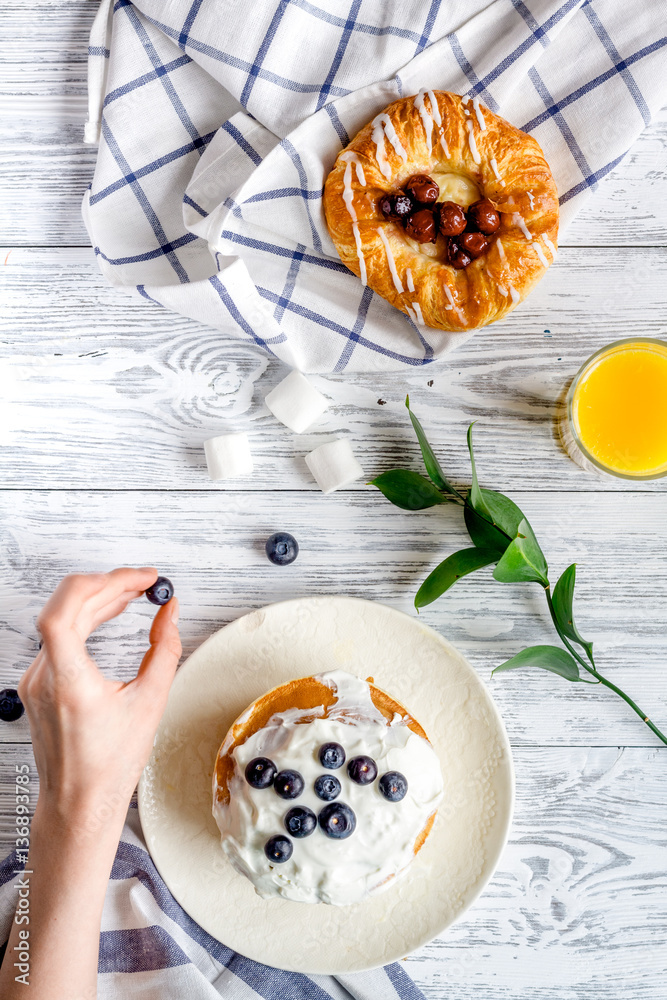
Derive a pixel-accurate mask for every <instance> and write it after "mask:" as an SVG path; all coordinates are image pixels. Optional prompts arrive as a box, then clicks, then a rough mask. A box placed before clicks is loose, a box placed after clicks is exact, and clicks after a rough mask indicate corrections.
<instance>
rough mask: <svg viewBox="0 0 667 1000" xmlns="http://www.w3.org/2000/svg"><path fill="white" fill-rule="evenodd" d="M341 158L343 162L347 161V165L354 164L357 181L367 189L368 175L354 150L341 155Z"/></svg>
mask: <svg viewBox="0 0 667 1000" xmlns="http://www.w3.org/2000/svg"><path fill="white" fill-rule="evenodd" d="M340 158H341V160H345V162H346V163H354V166H355V169H356V171H357V180H358V181H359V183H360V184H361V186H362V187H366V174H365V173H364V167H363V164H362V162H361V160H360V159H359V157H358V156H357V154H356V153H353V152H352V150H348V151H347V152H345V153H341V155H340Z"/></svg>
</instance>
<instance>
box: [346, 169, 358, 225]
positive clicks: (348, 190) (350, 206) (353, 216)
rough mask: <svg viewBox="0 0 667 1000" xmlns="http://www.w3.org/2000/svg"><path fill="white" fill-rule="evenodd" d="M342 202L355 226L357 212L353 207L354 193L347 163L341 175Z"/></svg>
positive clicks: (350, 170) (350, 171)
mask: <svg viewBox="0 0 667 1000" xmlns="http://www.w3.org/2000/svg"><path fill="white" fill-rule="evenodd" d="M343 201H344V202H345V208H346V209H347V211H348V213H349V216H350V218H351V219H352V222H354V223H355V224H356V221H357V212H356V209H355V207H354V193H353V191H352V164H351V163H349V162H348V164H347V166H346V167H345V173H344V174H343Z"/></svg>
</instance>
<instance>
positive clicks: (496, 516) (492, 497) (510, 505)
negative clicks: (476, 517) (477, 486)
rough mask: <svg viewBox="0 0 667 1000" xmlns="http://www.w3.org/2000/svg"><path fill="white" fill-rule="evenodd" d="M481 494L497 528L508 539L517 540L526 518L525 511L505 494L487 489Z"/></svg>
mask: <svg viewBox="0 0 667 1000" xmlns="http://www.w3.org/2000/svg"><path fill="white" fill-rule="evenodd" d="M480 493H481V494H482V499H483V500H484V505H485V506H486V509H487V510H488V512H489V514H490V515H491V517H492V518H493V522H494V524H495V525H496V527H498V528H500V530H501V531H503V532H504V533H505V534H506V535H507V536H508V538H516V536H517V532H518V530H519V525H520V524H521V522H522V521H523V520H524V518H525V514H524V513H523V511H522V510H521V509H520V508H519V507H517V505H516V504H515V503H514V501H513V500H510V498H509V497H506V496H505V495H504V494H503V493H496V492H495V490H485V489H481V490H480ZM526 520H527V518H526Z"/></svg>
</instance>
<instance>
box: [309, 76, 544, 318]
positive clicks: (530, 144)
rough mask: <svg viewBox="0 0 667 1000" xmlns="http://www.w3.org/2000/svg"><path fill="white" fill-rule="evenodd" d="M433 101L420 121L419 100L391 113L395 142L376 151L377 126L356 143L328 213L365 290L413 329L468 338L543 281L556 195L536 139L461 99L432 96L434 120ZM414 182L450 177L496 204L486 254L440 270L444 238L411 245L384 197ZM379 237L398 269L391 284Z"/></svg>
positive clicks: (330, 189) (341, 168)
mask: <svg viewBox="0 0 667 1000" xmlns="http://www.w3.org/2000/svg"><path fill="white" fill-rule="evenodd" d="M430 93H433V92H432V91H429V92H427V96H425V97H422V99H421V101H422V103H423V105H425V106H423V107H422V111H421V113H420V110H419V103H420V102H419V100H418V102H417V106H416V105H415V100H416V98H415V97H405V98H401V100H398V101H394V103H393V104H390V105H389V107H388V108H386V109H385V111H384V112H383V115H386V116H387V118H388V119H389V122H390V123H391V125H392V126H393V128H394V130H395V138H396V141H395V143H392V142H391V141H390V138H389V137H386V138H383V139H382V141H381V142H380V143H379V144H378V143H377V141H376V140H377V138H378V135H379V134H380V133H379V130H378V128H377V127H376V131H375V138H374V137H373V130H374V126H373V122H371V123H369V124H368V125H366V126H365V128H363V129H362V130H361V131H360V132H359V133H358V134H357V135H356V136H355V138H354V139H353V140H352V142H351V143H350V144H349V146H347V148H346V149H345V150H343V152H342V153H340V154H339V156H338V158H337V160H336V163H335V164H334V167H333V170H332V171H331V173H330V174H329V176H328V177H327V180H326V183H325V186H324V199H323V200H324V212H325V216H326V221H327V226H328V228H329V232H330V234H331V238H332V239H333V241H334V244H335V245H336V249H337V250H338V253H339V254H340V258H341V260H342V261H343V263H344V264H345V265H346V267H349V269H350V270H351V271H354V273H355V274H356V275H358V276H361V272H362V268H363V269H365V272H366V281H367V284H368V285H369V286H370V287H371V288H372V289H373V290H374V291H376V292H378V294H379V295H382V296H383V298H385V299H387V301H388V302H391V304H392V305H393V306H395V307H396V308H397V309H400V310H401V311H402V312H404V313H406V315H408V316H410V317H411V318H412V319H413V320H416V321H417V322H420V320H421V318H422V317H423V322H424V324H425V325H426V326H430V327H435V328H437V329H441V330H450V331H461V332H462V331H466V330H473V329H476V328H477V327H480V326H485V325H486V324H488V323H492V322H494V321H495V320H497V319H500V318H502V317H503V316H505V315H507V313H509V312H511V310H512V309H513V308H514V307H515V306H516V305H518V303H519V302H520V301H522V300H523V299H524V298H525V297H526V295H527V294H528V292H529V291H530V290H531V288H532V287H533V285H535V284H536V282H537V281H539V279H540V278H541V277H542V276H543V275H544V273H545V271H546V268H547V266H548V265H549V264H550V263H551V262H552V260H553V257H554V253H555V250H556V245H557V239H558V192H557V190H556V184H555V182H554V179H553V177H552V175H551V170H550V169H549V165H548V163H547V161H546V160H545V158H544V154H543V153H542V150H541V149H540V147H539V145H538V143H537V142H536V141H535V139H533V138H532V136H530V135H526V133H525V132H522V131H521V130H520V129H518V128H515V127H514V126H513V125H510V123H509V122H507V121H505V120H504V119H503V118H500V117H498V115H495V114H493V113H492V112H491V111H489V110H488V108H486V107H484V106H483V105H480V104H479V103H478V102H477V100H475V102H474V103H473V102H472V101H470V100H469V99H467V98H461V97H459V95H458V94H450V93H447V92H445V91H436V92H435V94H434V97H435V100H436V103H437V111H436V110H434V109H432V107H431V100H430V97H429V96H428V94H430ZM418 97H419V95H418ZM431 111H433V115H431V114H430V112H431ZM466 112H467V113H466ZM438 116H439V117H440V119H441V122H442V127H440V126H439V125H438V124H437V118H438ZM434 119H435V121H434ZM429 120H430V121H431V122H432V125H431V126H430V127H429ZM374 121H377V119H374ZM385 121H386V120H385ZM482 126H483V127H482ZM390 131H391V129H390V128H387V132H390ZM429 131H430V132H431V136H430V138H431V149H430V151H429ZM382 135H384V127H383V132H382ZM402 151H403V152H404V155H403V154H402ZM378 152H379V156H380V160H378ZM346 154H348V155H346ZM349 154H355V156H354V157H351V156H350V155H349ZM476 160H479V162H476ZM356 161H358V163H359V165H360V167H361V170H360V171H358V170H357V166H356ZM383 166H384V170H385V172H386V173H387V174H388V176H385V174H384V173H383V169H382V168H383ZM346 170H347V183H346V181H345V175H346ZM360 174H361V175H362V176H363V179H364V181H365V184H362V183H361V179H360ZM414 174H429V175H431V176H435V179H436V180H439V182H440V178H442V175H445V174H447V175H455V177H458V178H464V179H465V180H467V181H468V182H470V181H472V182H473V183H474V185H475V186H476V189H477V192H478V197H479V198H482V197H485V198H489V199H490V200H491V201H492V202H493V203H494V205H495V206H496V208H497V209H498V211H499V213H500V228H499V230H498V232H497V233H496V234H494V236H493V237H492V238H491V239H492V244H491V247H490V248H489V250H488V252H487V253H485V254H483V255H482V256H481V257H479V258H478V259H477V260H473V261H472V263H471V264H469V265H468V267H466V268H464V269H462V270H456V269H455V268H453V267H451V266H450V265H449V264H447V263H445V262H444V253H445V248H444V239H443V237H442V236H439V237H438V243H437V244H435V245H433V244H428V245H426V247H425V246H424V245H422V246H421V247H419V244H416V243H412V241H408V239H407V237H406V235H405V231H404V229H403V226H402V225H401V224H400V223H396V222H392V221H390V220H388V219H386V218H385V216H383V215H382V213H381V212H380V209H379V207H378V202H379V200H380V198H381V197H382V195H384V194H387V193H390V192H395V191H396V190H397V189H400V188H401V187H402V185H404V184H405V182H406V181H407V180H408V179H409V178H410V177H411V176H413V175H414ZM438 175H440V178H439V176H438ZM443 179H445V180H446V179H447V178H443ZM442 187H443V185H442V183H441V190H442ZM346 192H347V204H346V199H345V197H344V195H345V194H346ZM350 192H351V195H350ZM453 200H456V199H453ZM472 200H475V199H474V198H473V199H472ZM348 205H349V206H350V207H351V209H352V212H350V211H349V210H348ZM355 215H356V224H355V219H354V216H355ZM355 231H356V234H355ZM381 234H383V235H384V237H385V239H386V243H387V245H388V247H389V251H390V252H391V256H392V257H393V259H394V261H395V271H396V274H395V276H392V272H391V268H390V266H389V264H390V258H389V254H388V252H387V247H386V246H385V242H384V240H383V238H382V235H381ZM357 237H358V245H357ZM424 249H427V251H428V252H429V253H430V254H433V255H434V256H429V255H428V253H424V252H423V251H424ZM408 270H409V272H410V273H409V274H408ZM362 280H363V277H362ZM412 285H414V291H410V288H411V286H412ZM415 304H416V306H415Z"/></svg>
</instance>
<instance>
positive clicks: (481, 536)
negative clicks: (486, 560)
mask: <svg viewBox="0 0 667 1000" xmlns="http://www.w3.org/2000/svg"><path fill="white" fill-rule="evenodd" d="M480 493H481V495H482V501H483V503H484V507H485V509H486V510H487V511H488V513H487V514H478V513H477V511H476V510H475V508H474V507H473V506H472V503H471V496H470V493H468V495H467V496H466V506H465V508H464V511H463V516H464V518H465V522H466V527H467V529H468V534H469V535H470V537H471V538H472V540H473V542H474V543H475V545H478V546H479V547H480V548H496V549H497V550H498V552H499V554H500V555H502V554H503V552H504V551H505V549H506V548H507V546H508V545H509V543H510V542H511V541H512V539H513V538H516V535H517V531H518V529H519V525H520V524H521V521H522V520H523V513H522V511H521V510H519V508H518V507H517V505H516V504H515V503H513V502H512V501H511V500H510V498H509V497H506V496H503V494H502V493H495V492H494V491H493V490H484V489H481V490H480Z"/></svg>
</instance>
